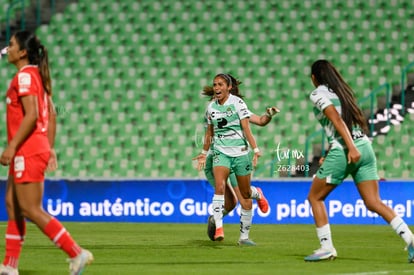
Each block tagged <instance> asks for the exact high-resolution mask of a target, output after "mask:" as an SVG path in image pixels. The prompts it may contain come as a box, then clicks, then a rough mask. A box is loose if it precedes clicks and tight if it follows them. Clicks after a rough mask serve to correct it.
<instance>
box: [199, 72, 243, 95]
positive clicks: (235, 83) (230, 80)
mask: <svg viewBox="0 0 414 275" xmlns="http://www.w3.org/2000/svg"><path fill="white" fill-rule="evenodd" d="M216 77H221V78H223V79H224V80H225V81H226V83H227V85H228V86H231V90H230V93H231V94H232V95H235V96H237V97H240V98H243V96H242V95H241V94H240V91H239V85H240V84H242V82H241V81H239V80H237V79H236V78H234V77H233V76H232V75H231V74H218V75H216V76H215V77H214V78H216ZM201 94H202V95H205V96H208V97H210V100H211V99H213V97H214V89H213V87H211V86H205V87H204V88H203V92H202V93H201Z"/></svg>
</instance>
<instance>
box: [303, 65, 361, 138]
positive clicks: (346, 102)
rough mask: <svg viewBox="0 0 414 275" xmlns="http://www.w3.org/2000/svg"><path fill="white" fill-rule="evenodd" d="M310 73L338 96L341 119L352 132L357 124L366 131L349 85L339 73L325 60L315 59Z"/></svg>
mask: <svg viewBox="0 0 414 275" xmlns="http://www.w3.org/2000/svg"><path fill="white" fill-rule="evenodd" d="M311 74H312V75H314V77H315V80H316V81H317V82H318V84H320V85H326V86H327V87H328V88H329V89H331V90H332V91H333V92H334V93H335V94H336V95H337V96H338V98H339V100H340V102H341V108H342V119H343V120H344V122H345V124H346V126H347V128H348V129H349V131H350V132H351V133H352V126H353V125H359V126H360V127H361V128H362V130H364V131H365V132H367V123H366V120H365V117H364V114H363V113H362V111H361V109H360V108H359V107H358V104H357V100H356V98H355V95H354V92H353V91H352V89H351V87H350V86H349V85H348V84H347V83H346V82H345V80H344V79H343V78H342V76H341V74H340V73H339V72H338V71H337V70H336V68H335V67H334V66H333V65H332V64H331V63H330V62H329V61H327V60H323V59H321V60H317V61H316V62H314V63H313V64H312V69H311Z"/></svg>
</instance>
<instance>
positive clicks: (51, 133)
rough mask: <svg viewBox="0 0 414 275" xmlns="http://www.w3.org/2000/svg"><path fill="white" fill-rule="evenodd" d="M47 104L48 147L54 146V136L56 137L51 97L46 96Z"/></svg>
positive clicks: (54, 113)
mask: <svg viewBox="0 0 414 275" xmlns="http://www.w3.org/2000/svg"><path fill="white" fill-rule="evenodd" d="M47 100H48V105H49V123H48V125H49V126H48V128H47V138H48V140H49V144H50V148H52V149H53V148H54V147H55V137H56V109H55V105H54V104H53V101H52V97H51V96H48V97H47Z"/></svg>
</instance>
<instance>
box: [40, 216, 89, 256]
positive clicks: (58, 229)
mask: <svg viewBox="0 0 414 275" xmlns="http://www.w3.org/2000/svg"><path fill="white" fill-rule="evenodd" d="M43 232H44V233H45V234H46V235H47V236H48V237H49V239H51V240H52V241H53V242H54V243H55V245H56V246H57V247H59V248H60V249H62V250H63V251H65V252H66V254H68V256H69V257H70V258H73V257H76V256H77V255H79V253H80V252H81V248H80V247H79V245H78V244H77V243H76V242H75V241H74V240H73V239H72V237H71V236H70V234H69V232H67V231H66V229H65V228H64V227H63V225H62V224H61V223H60V222H59V221H58V220H57V219H55V218H52V219H51V220H50V221H49V223H48V224H47V225H46V226H45V229H44V231H43Z"/></svg>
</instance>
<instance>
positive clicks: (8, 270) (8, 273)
mask: <svg viewBox="0 0 414 275" xmlns="http://www.w3.org/2000/svg"><path fill="white" fill-rule="evenodd" d="M0 275H19V271H18V270H17V268H13V267H11V266H8V265H3V264H2V265H0Z"/></svg>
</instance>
